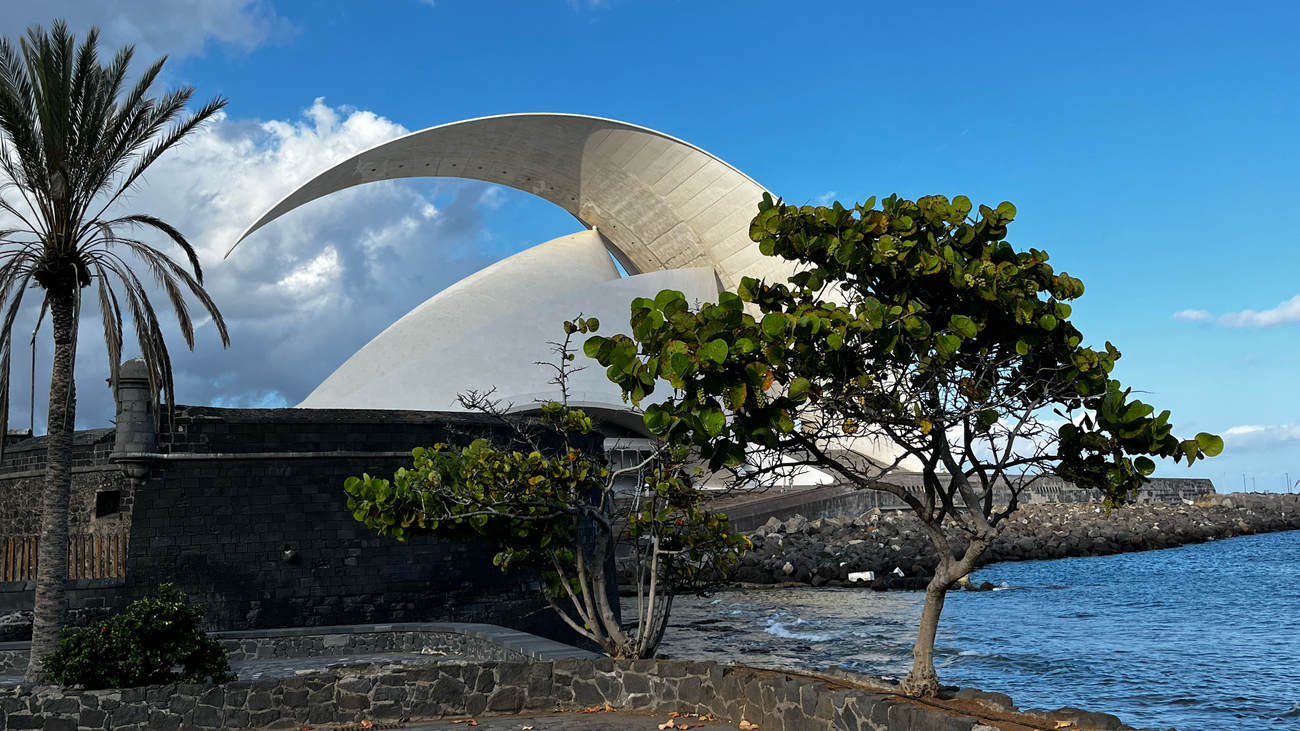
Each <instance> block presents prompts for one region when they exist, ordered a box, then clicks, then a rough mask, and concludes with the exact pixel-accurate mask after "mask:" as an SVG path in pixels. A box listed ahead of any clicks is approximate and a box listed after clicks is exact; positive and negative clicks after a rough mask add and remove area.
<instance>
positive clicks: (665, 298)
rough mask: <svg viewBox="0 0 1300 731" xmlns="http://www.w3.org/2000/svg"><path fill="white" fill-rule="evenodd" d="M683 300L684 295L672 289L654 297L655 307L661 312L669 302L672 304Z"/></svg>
mask: <svg viewBox="0 0 1300 731" xmlns="http://www.w3.org/2000/svg"><path fill="white" fill-rule="evenodd" d="M684 299H686V295H684V294H682V293H681V292H678V291H677V290H674V289H665V290H663V291H662V292H660V293H659V294H657V295H655V307H658V308H659V309H661V310H662V309H664V308H665V307H666V306H667V305H668V303H669V302H672V301H673V300H684Z"/></svg>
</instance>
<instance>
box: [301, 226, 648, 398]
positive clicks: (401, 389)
mask: <svg viewBox="0 0 1300 731" xmlns="http://www.w3.org/2000/svg"><path fill="white" fill-rule="evenodd" d="M618 278H619V274H618V269H616V268H615V267H614V262H613V261H612V260H610V258H609V252H608V251H606V250H605V245H604V243H603V242H602V241H601V239H600V234H598V233H596V232H595V231H582V232H580V233H576V234H571V235H569V236H564V237H561V238H558V239H555V240H553V241H549V242H547V243H545V244H540V245H538V246H534V247H533V248H531V249H528V250H526V251H522V252H520V253H518V254H515V255H514V256H512V257H509V258H508V259H503V260H502V261H499V262H497V263H495V264H492V265H491V266H488V267H486V268H484V269H481V270H479V271H477V272H475V273H474V274H471V275H469V276H468V277H465V278H464V279H462V280H460V281H459V282H456V283H455V284H453V285H451V286H450V287H448V288H446V289H444V290H442V291H441V292H439V293H438V294H436V295H434V296H433V297H430V298H429V299H428V300H426V301H425V302H424V303H423V304H421V305H420V306H419V307H416V308H415V309H414V310H411V311H410V312H409V313H407V314H406V315H405V316H404V317H402V319H400V320H398V321H397V322H395V323H393V324H392V325H390V326H389V327H388V329H386V330H384V331H383V332H382V333H380V334H379V335H377V336H376V337H375V338H374V339H373V340H371V341H370V342H369V343H367V344H366V346H365V347H363V348H362V349H361V350H358V351H357V352H356V353H354V354H353V355H352V357H351V358H348V360H347V361H346V362H345V363H344V364H343V365H341V366H339V368H338V370H336V371H334V373H332V374H330V376H329V378H326V379H325V381H324V382H323V383H321V384H320V385H319V386H317V387H316V390H315V391H312V392H311V394H310V395H309V396H307V398H306V399H305V400H304V401H303V402H302V403H301V404H299V406H302V407H306V408H321V409H326V408H400V409H421V408H426V407H424V406H393V405H387V406H380V405H379V403H378V402H365V401H358V399H359V398H361V396H360V395H359V394H363V393H375V389H376V388H378V389H379V390H380V391H383V390H385V387H384V386H383V385H382V384H383V382H384V381H385V380H391V379H389V376H390V375H392V374H393V373H394V372H395V371H399V370H401V369H402V368H403V367H404V366H405V365H406V364H407V363H409V362H411V361H412V360H416V359H419V358H421V356H423V355H425V354H427V353H429V352H432V351H439V352H441V350H442V349H443V346H445V345H446V344H447V343H449V342H451V341H453V340H456V339H458V338H461V337H463V336H464V335H465V334H466V333H470V332H474V331H477V330H478V329H479V328H481V327H482V326H484V325H486V324H487V323H490V322H493V321H495V320H498V319H500V318H501V317H503V316H506V315H510V314H512V313H515V312H518V311H524V312H527V311H528V310H529V309H530V308H532V307H534V306H535V305H537V304H540V303H542V302H545V301H547V300H550V299H554V298H555V297H559V296H562V295H565V294H568V293H570V292H576V291H579V290H584V289H587V288H588V287H591V286H594V285H597V284H600V283H602V282H608V281H610V280H612V279H618ZM652 296H653V295H652ZM630 302H631V300H630V299H629V300H628V302H626V303H624V309H625V310H626V309H627V306H628V303H630ZM576 314H577V313H576V312H574V313H573V314H571V315H568V316H567V317H561V319H559V320H556V321H555V322H553V323H550V324H549V325H548V326H547V327H546V328H545V329H543V330H541V331H540V333H539V335H541V336H542V337H537V338H535V339H536V340H538V342H540V343H545V342H546V341H547V340H554V339H555V337H554V336H555V334H556V333H559V331H560V324H561V323H562V322H563V321H564V320H565V319H570V318H572V317H573V316H574V315H576ZM627 318H628V313H627V312H624V313H623V317H622V319H623V320H627ZM513 345H514V344H513V343H511V342H510V341H509V340H503V341H501V342H498V343H492V342H485V343H483V347H486V348H487V349H488V350H491V351H494V352H498V353H501V354H504V353H505V352H508V351H509V350H511V349H512V346H513ZM533 360H537V358H533V359H532V360H529V361H527V362H526V363H520V364H518V365H519V367H520V368H521V369H524V370H532V369H534V367H533V366H532V362H533ZM435 370H441V369H438V368H435ZM438 380H443V381H445V380H446V378H445V377H444V376H442V375H440V376H438ZM512 380H513V379H512ZM422 381H423V382H425V383H427V379H417V380H416V381H414V382H411V383H394V384H393V390H394V392H395V393H396V394H405V395H406V397H408V398H416V399H420V400H425V398H424V397H422V396H420V394H419V392H420V391H421V387H419V386H417V384H420V383H421V382H422ZM469 387H470V388H478V386H469ZM429 398H432V399H433V400H435V401H438V400H440V399H441V397H433V396H430V397H429ZM441 400H444V401H447V402H446V403H438V404H437V405H436V406H429V407H427V408H429V409H430V410H443V409H448V408H452V407H454V406H455V404H456V399H455V394H452V396H451V398H450V399H441ZM379 401H382V402H384V403H388V404H391V403H392V402H393V399H388V398H379Z"/></svg>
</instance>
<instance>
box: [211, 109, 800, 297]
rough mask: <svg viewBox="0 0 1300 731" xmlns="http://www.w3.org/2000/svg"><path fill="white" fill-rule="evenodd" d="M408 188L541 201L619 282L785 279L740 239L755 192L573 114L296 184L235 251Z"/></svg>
mask: <svg viewBox="0 0 1300 731" xmlns="http://www.w3.org/2000/svg"><path fill="white" fill-rule="evenodd" d="M415 177H453V178H470V179H474V180H483V181H487V182H489V183H496V184H498V185H504V186H507V187H511V188H515V189H517V190H522V191H524V192H527V193H532V194H533V195H536V196H539V197H541V198H544V199H546V200H548V201H551V202H552V203H554V204H556V205H557V206H559V207H561V208H563V209H564V210H566V211H568V212H569V213H571V214H573V216H574V217H575V218H577V219H578V220H579V221H581V222H582V223H583V224H585V225H586V226H587V227H588V228H593V229H598V230H599V231H600V232H601V234H603V235H604V236H605V238H606V241H607V245H608V246H609V247H610V250H611V251H612V252H613V254H614V256H616V257H617V258H618V260H619V262H620V263H621V264H622V265H623V268H624V269H626V270H627V271H628V273H629V274H638V273H642V272H654V271H662V270H668V269H680V268H684V267H708V268H710V269H712V270H714V271H715V272H717V274H718V277H719V278H720V279H721V280H722V283H723V285H724V286H726V287H735V286H736V285H737V284H739V282H740V278H741V277H742V276H753V277H760V278H767V279H769V280H777V281H781V280H784V279H785V277H787V276H789V274H790V271H791V269H790V267H789V266H788V265H787V264H786V263H785V262H784V261H780V260H777V259H773V258H771V257H765V256H763V255H762V254H760V253H759V251H758V247H757V246H756V245H755V244H754V243H753V242H752V241H750V239H749V222H750V220H752V219H753V217H754V215H755V214H756V213H757V204H758V201H759V200H760V199H761V198H762V196H763V187H762V186H760V185H759V184H758V183H756V182H754V181H753V180H752V179H750V178H749V177H748V176H747V175H745V174H744V173H742V172H740V171H739V170H737V169H735V168H733V167H732V166H730V165H728V164H727V163H725V162H723V161H722V160H719V159H718V158H716V157H714V156H713V155H710V154H709V153H707V152H705V151H703V150H701V149H699V148H698V147H695V146H694V145H690V144H687V143H685V142H682V141H681V140H678V139H675V138H673V137H669V136H668V135H665V134H663V133H660V132H655V131H654V130H650V129H646V128H644V127H637V126H634V125H630V124H626V123H624V122H616V121H613V120H608V119H600V118H597V117H585V116H578V115H571V114H509V115H503V116H499V117H484V118H481V119H471V120H468V121H464V122H455V123H452V124H446V125H442V126H439V127H431V128H429V129H426V130H423V131H420V132H414V133H412V134H409V135H406V136H404V137H399V138H397V139H395V140H392V141H390V142H385V143H383V144H381V145H378V146H376V147H373V148H371V149H369V150H366V151H365V152H361V153H358V154H356V155H354V156H352V157H351V158H349V159H347V160H345V161H343V162H341V163H339V164H338V165H335V166H334V167H332V168H330V169H329V170H326V171H325V172H323V173H320V174H319V175H317V176H316V177H315V178H313V179H311V180H310V181H308V182H307V183H305V184H304V185H303V186H302V187H300V188H298V189H297V190H295V191H294V192H293V193H291V194H289V195H288V196H287V197H286V198H285V199H284V200H282V201H280V202H279V203H278V204H276V205H275V206H274V207H273V208H271V210H269V211H267V212H266V213H265V214H263V215H262V217H261V218H259V219H258V220H257V221H256V222H254V223H253V225H252V226H250V227H249V228H248V230H247V231H245V232H244V234H243V235H242V236H240V239H239V240H240V241H242V240H243V239H244V238H246V237H247V236H248V235H249V234H251V233H253V232H254V231H256V230H257V229H259V228H261V227H262V226H265V225H266V224H268V223H270V222H271V221H274V220H275V219H277V218H279V217H280V216H283V215H284V214H286V213H288V212H289V211H292V210H294V209H295V208H297V207H299V206H301V205H303V204H305V203H309V202H311V201H314V200H316V199H317V198H321V197H323V196H326V195H329V194H330V193H333V192H335V191H339V190H342V189H344V188H349V187H352V186H354V185H360V184H362V183H369V182H373V181H377V180H393V179H397V178H415ZM236 245H238V242H236ZM233 248H234V247H231V249H232V250H233Z"/></svg>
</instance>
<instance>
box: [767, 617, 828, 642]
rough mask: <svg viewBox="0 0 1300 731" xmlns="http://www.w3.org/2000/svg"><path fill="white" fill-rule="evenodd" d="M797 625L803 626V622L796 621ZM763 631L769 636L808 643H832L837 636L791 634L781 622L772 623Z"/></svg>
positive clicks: (805, 633)
mask: <svg viewBox="0 0 1300 731" xmlns="http://www.w3.org/2000/svg"><path fill="white" fill-rule="evenodd" d="M795 624H801V622H797V621H796V622H795ZM763 631H764V632H766V633H768V634H769V635H776V636H777V637H784V638H786V639H791V640H804V641H806V642H830V641H831V640H833V639H835V635H817V634H812V633H807V632H791V631H790V630H789V629H787V628H786V626H785V625H784V624H781V623H780V622H772V623H771V624H769V625H767V627H766V629H764V630H763Z"/></svg>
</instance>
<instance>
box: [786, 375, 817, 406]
mask: <svg viewBox="0 0 1300 731" xmlns="http://www.w3.org/2000/svg"><path fill="white" fill-rule="evenodd" d="M810 388H812V381H810V380H808V379H807V378H796V379H794V380H793V381H791V382H790V389H789V391H787V394H788V395H789V397H790V398H792V399H794V400H795V401H799V400H801V399H803V398H804V396H805V395H806V394H807V393H808V389H810Z"/></svg>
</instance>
